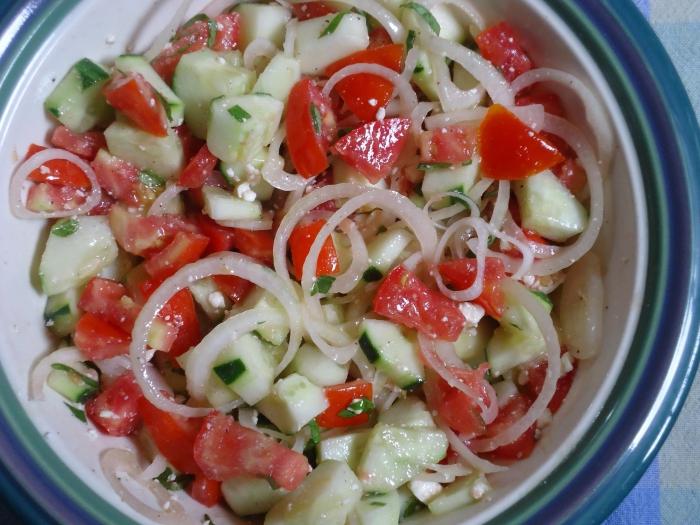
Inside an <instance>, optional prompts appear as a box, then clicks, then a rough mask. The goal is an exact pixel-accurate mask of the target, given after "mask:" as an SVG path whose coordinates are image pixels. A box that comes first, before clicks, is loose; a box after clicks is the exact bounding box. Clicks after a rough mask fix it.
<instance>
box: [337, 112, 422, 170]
mask: <svg viewBox="0 0 700 525" xmlns="http://www.w3.org/2000/svg"><path fill="white" fill-rule="evenodd" d="M410 127H411V120H410V119H407V118H391V119H387V120H383V121H381V122H368V123H367V124H365V125H364V126H360V127H359V128H357V129H354V130H353V131H351V132H350V133H348V134H347V135H345V136H344V137H343V138H341V139H340V140H339V141H338V142H336V143H335V146H334V149H335V150H336V152H337V153H338V155H340V156H341V157H342V158H343V160H345V162H347V163H348V164H349V165H350V166H353V167H354V168H356V169H357V170H358V171H359V172H360V173H362V174H363V175H364V176H365V177H367V179H368V180H369V181H370V182H372V183H376V182H379V181H380V180H381V179H383V178H384V177H386V176H387V175H389V172H390V171H391V168H393V167H394V164H396V161H397V160H399V155H401V151H403V148H404V146H405V145H406V141H407V140H408V130H409V129H410Z"/></svg>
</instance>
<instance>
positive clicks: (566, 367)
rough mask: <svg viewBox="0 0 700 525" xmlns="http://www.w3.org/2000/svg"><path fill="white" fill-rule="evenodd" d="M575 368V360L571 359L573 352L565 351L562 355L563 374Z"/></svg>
mask: <svg viewBox="0 0 700 525" xmlns="http://www.w3.org/2000/svg"><path fill="white" fill-rule="evenodd" d="M573 369H574V362H573V361H572V360H571V354H570V353H569V352H564V355H562V356H561V375H564V374H568V373H569V372H571V371H572V370H573Z"/></svg>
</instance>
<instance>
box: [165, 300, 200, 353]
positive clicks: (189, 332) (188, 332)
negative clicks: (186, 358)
mask: <svg viewBox="0 0 700 525" xmlns="http://www.w3.org/2000/svg"><path fill="white" fill-rule="evenodd" d="M158 318H159V319H162V320H163V321H165V322H166V323H167V324H169V325H170V326H172V327H173V328H175V329H177V338H176V339H175V341H174V342H173V344H172V346H171V347H170V349H169V350H168V354H169V355H171V356H173V357H177V356H179V355H182V354H184V353H185V352H187V351H188V350H189V349H190V348H192V347H193V346H195V345H196V344H197V343H199V342H200V341H201V340H202V330H201V327H200V326H199V318H198V317H197V310H196V308H195V305H194V298H193V297H192V293H191V292H190V291H189V289H188V288H185V289H183V290H180V291H179V292H177V293H176V294H175V295H173V296H172V297H171V298H170V299H169V300H168V302H167V303H165V306H163V308H162V309H161V310H160V312H158Z"/></svg>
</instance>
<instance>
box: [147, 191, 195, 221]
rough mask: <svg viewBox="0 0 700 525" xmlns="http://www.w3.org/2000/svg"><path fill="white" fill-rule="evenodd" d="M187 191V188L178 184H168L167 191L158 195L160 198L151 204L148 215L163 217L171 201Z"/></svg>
mask: <svg viewBox="0 0 700 525" xmlns="http://www.w3.org/2000/svg"><path fill="white" fill-rule="evenodd" d="M186 189H187V188H184V187H183V186H178V185H177V184H168V186H167V187H166V188H165V190H163V193H161V194H160V195H158V198H156V200H154V201H153V204H151V207H150V208H149V209H148V215H163V214H164V213H165V211H166V208H167V207H168V204H169V203H170V201H171V200H173V199H174V198H175V197H177V196H178V195H180V193H182V192H183V191H185V190H186Z"/></svg>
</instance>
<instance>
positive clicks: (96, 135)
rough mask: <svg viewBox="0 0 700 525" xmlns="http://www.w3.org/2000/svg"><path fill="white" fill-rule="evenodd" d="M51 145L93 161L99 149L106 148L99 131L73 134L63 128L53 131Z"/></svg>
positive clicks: (103, 138) (59, 127) (102, 135)
mask: <svg viewBox="0 0 700 525" xmlns="http://www.w3.org/2000/svg"><path fill="white" fill-rule="evenodd" d="M51 144H53V145H54V146H56V147H57V148H63V149H64V150H66V151H70V152H71V153H75V154H76V155H78V157H82V158H84V159H87V160H92V159H94V158H95V155H97V152H98V151H100V148H106V147H107V143H106V142H105V136H104V134H103V133H102V132H101V131H88V132H86V133H75V132H73V131H71V130H69V129H68V128H67V127H65V126H58V127H57V128H56V129H54V130H53V133H52V134H51Z"/></svg>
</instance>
